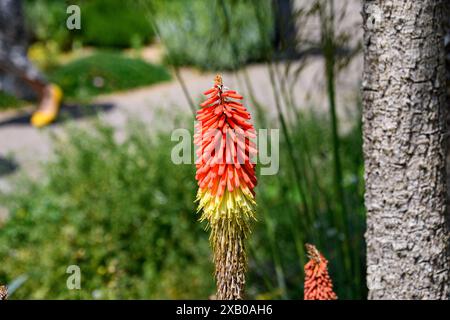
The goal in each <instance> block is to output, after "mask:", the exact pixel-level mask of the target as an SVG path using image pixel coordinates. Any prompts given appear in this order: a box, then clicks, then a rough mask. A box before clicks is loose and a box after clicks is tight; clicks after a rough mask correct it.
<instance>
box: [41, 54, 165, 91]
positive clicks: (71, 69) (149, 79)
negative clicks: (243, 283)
mask: <svg viewBox="0 0 450 320" xmlns="http://www.w3.org/2000/svg"><path fill="white" fill-rule="evenodd" d="M50 79H51V80H52V81H54V82H55V83H57V84H59V85H60V86H61V87H62V88H63V90H64V93H65V95H66V97H69V98H75V99H87V98H89V97H91V96H94V95H98V94H101V93H108V92H113V91H119V90H125V89H130V88H135V87H139V86H144V85H150V84H154V83H157V82H160V81H165V80H168V79H170V75H169V74H168V72H167V71H166V69H165V68H164V67H162V66H156V65H152V64H149V63H147V62H144V61H143V60H140V59H134V58H127V57H124V56H123V55H121V54H119V53H114V52H98V53H94V54H93V55H91V56H88V57H86V58H80V59H78V60H75V61H73V62H70V63H68V64H66V65H63V66H60V67H58V68H57V69H56V70H53V71H51V73H50Z"/></svg>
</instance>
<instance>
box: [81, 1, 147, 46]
mask: <svg viewBox="0 0 450 320" xmlns="http://www.w3.org/2000/svg"><path fill="white" fill-rule="evenodd" d="M81 11H82V19H84V21H83V27H82V29H81V37H82V41H83V43H84V44H87V45H93V46H98V47H131V46H132V45H133V42H136V41H139V42H141V43H148V42H149V41H150V40H151V39H152V37H153V29H152V26H151V23H150V21H149V20H148V18H147V16H146V15H145V12H143V11H142V7H141V6H140V5H139V2H137V1H123V0H95V1H89V2H86V4H84V3H82V4H81ZM136 39H138V40H136Z"/></svg>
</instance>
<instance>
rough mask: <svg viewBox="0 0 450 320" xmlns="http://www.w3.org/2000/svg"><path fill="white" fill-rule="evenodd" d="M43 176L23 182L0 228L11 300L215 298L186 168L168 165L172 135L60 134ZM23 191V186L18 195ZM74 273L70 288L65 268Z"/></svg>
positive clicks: (1, 272)
mask: <svg viewBox="0 0 450 320" xmlns="http://www.w3.org/2000/svg"><path fill="white" fill-rule="evenodd" d="M68 134H69V140H68V141H65V140H63V141H60V142H59V143H58V144H57V145H58V147H57V150H56V159H55V161H54V162H52V163H50V164H49V165H48V166H47V168H46V180H45V182H44V181H41V182H38V183H35V184H34V183H33V184H31V185H30V184H28V183H27V184H26V185H23V186H21V187H20V188H19V189H18V190H17V192H16V193H15V194H14V195H13V197H12V198H10V199H8V200H7V202H8V203H9V204H10V205H11V209H12V216H11V218H10V220H8V222H7V224H6V225H5V226H3V227H1V226H0V228H1V232H0V261H1V268H0V283H10V282H11V281H12V280H13V279H15V278H17V277H18V276H20V275H22V274H27V275H28V280H27V281H26V282H25V283H24V284H23V286H22V287H20V288H19V289H18V290H17V291H16V293H15V294H14V296H13V297H11V298H14V299H23V298H37V299H40V298H56V299H62V298H72V299H73V298H81V299H95V298H103V299H121V298H122V299H128V298H141V299H151V298H167V299H180V298H198V299H206V298H208V296H209V295H210V294H212V293H214V288H213V286H214V282H213V279H212V277H211V275H212V265H211V262H210V258H209V257H210V255H209V248H208V240H207V233H206V232H204V231H203V230H202V227H201V226H200V225H199V224H198V223H197V221H196V220H197V219H196V216H195V206H194V203H193V199H194V198H195V182H194V179H193V176H194V168H193V166H189V165H184V166H175V165H173V164H172V162H171V160H170V152H171V144H170V143H168V142H167V141H169V142H170V136H168V135H160V136H157V137H152V138H150V137H149V135H148V134H147V130H146V128H144V127H143V126H141V125H137V126H136V127H134V129H130V132H129V134H128V135H127V137H126V139H125V141H124V142H123V143H120V144H119V143H116V142H115V141H114V137H113V135H114V131H113V130H112V128H109V127H105V126H98V127H97V128H96V130H94V131H93V132H90V133H87V132H82V131H80V130H72V131H69V132H68ZM22 188H23V189H22ZM69 265H78V266H79V267H80V268H81V276H82V278H81V290H68V289H67V287H66V280H67V277H68V276H69V275H68V274H66V268H67V267H68V266H69Z"/></svg>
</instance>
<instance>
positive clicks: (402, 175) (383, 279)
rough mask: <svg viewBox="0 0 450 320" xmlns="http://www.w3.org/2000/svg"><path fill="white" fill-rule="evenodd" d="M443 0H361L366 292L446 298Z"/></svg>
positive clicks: (389, 296)
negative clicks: (367, 290) (362, 26)
mask: <svg viewBox="0 0 450 320" xmlns="http://www.w3.org/2000/svg"><path fill="white" fill-rule="evenodd" d="M446 6H447V1H446V0H421V1H417V0H404V1H386V0H364V1H363V20H364V50H365V51H364V75H363V84H362V96H363V108H364V109H363V135H364V145H363V149H364V158H365V159H364V160H365V181H366V193H365V205H366V209H367V231H366V235H365V236H366V242H367V285H368V288H369V299H448V298H449V295H450V283H449V281H450V277H449V270H450V268H449V265H450V261H449V225H448V219H449V217H448V213H447V207H446V202H447V193H446V173H445V171H446V170H445V158H446V126H447V125H446V116H447V107H448V100H447V94H446V71H445V55H444V32H443V23H442V22H443V21H444V19H445V18H448V17H446V16H445V12H446Z"/></svg>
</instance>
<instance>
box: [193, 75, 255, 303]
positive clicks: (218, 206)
mask: <svg viewBox="0 0 450 320" xmlns="http://www.w3.org/2000/svg"><path fill="white" fill-rule="evenodd" d="M204 94H205V95H206V96H207V100H206V101H205V102H203V103H202V104H200V106H201V107H202V109H200V110H199V111H197V117H196V119H197V121H198V122H197V124H196V134H195V136H194V143H195V145H196V146H197V151H196V154H197V158H198V159H197V161H196V168H197V173H196V176H195V178H196V180H197V181H198V185H199V190H198V193H197V202H198V203H199V205H198V211H201V212H202V215H201V218H200V220H201V221H204V220H206V221H207V222H208V226H209V227H210V228H211V236H210V242H211V246H212V248H213V251H214V263H215V268H216V271H215V276H216V283H217V298H218V299H220V300H229V299H242V298H243V293H244V285H245V271H246V267H247V261H246V254H245V243H244V241H245V238H246V237H247V236H248V234H249V233H250V224H251V222H252V221H254V220H256V218H255V213H256V202H255V191H254V188H255V186H256V175H255V164H254V163H252V161H251V159H252V157H254V156H255V155H256V153H257V150H256V145H255V143H254V142H253V141H252V140H251V139H254V138H255V137H256V133H255V129H254V127H253V125H252V124H251V123H250V122H249V120H250V118H251V117H250V114H249V113H248V111H247V109H246V108H245V107H244V106H243V105H242V104H241V103H240V102H239V100H242V99H243V97H242V96H240V95H239V94H237V93H236V91H233V90H229V89H228V88H226V87H224V85H223V83H222V77H221V76H220V75H217V76H216V78H215V81H214V86H213V87H212V88H211V89H209V90H208V91H206V92H205V93H204Z"/></svg>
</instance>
